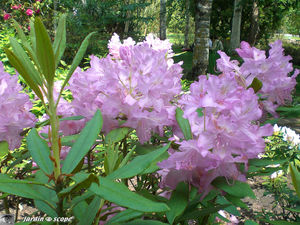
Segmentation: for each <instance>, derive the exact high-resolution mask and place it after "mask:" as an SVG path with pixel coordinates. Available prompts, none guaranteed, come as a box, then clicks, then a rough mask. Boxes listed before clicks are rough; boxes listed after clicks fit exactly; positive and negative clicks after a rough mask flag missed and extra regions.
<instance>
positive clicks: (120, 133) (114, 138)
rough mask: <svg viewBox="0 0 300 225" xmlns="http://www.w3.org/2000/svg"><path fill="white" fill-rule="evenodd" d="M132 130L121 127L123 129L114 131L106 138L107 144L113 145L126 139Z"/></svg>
mask: <svg viewBox="0 0 300 225" xmlns="http://www.w3.org/2000/svg"><path fill="white" fill-rule="evenodd" d="M130 130H131V129H130V128H129V127H121V128H117V129H114V130H112V131H110V132H109V133H108V134H107V135H106V136H105V142H106V143H107V144H112V143H115V142H118V141H121V140H122V139H124V138H125V136H126V135H127V134H128V132H129V131H130Z"/></svg>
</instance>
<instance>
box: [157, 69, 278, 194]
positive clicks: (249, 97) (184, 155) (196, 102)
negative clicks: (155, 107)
mask: <svg viewBox="0 0 300 225" xmlns="http://www.w3.org/2000/svg"><path fill="white" fill-rule="evenodd" d="M178 102H179V104H180V105H181V106H182V109H183V111H184V118H186V119H188V120H189V122H190V125H191V131H192V134H193V139H192V140H188V141H181V142H180V141H177V142H176V143H177V144H179V145H180V147H179V151H169V154H170V156H169V158H168V159H166V160H164V161H162V162H161V163H159V164H158V165H159V167H160V168H161V169H162V170H161V171H159V173H160V174H161V175H162V181H161V187H169V188H171V189H174V188H175V187H176V185H177V184H178V183H179V182H181V181H187V182H189V183H191V184H193V185H194V186H196V187H198V189H199V192H201V193H204V194H206V193H208V192H209V190H211V188H212V186H211V182H212V181H213V180H214V179H215V178H216V177H219V176H224V177H226V178H228V179H233V180H240V181H245V180H246V177H245V176H244V174H242V173H241V172H240V171H239V170H238V167H237V165H236V163H244V164H245V165H246V168H247V164H248V160H249V159H252V158H257V155H258V154H259V153H262V152H264V147H265V142H264V139H263V137H264V136H269V135H271V134H272V132H273V128H272V127H271V126H270V125H265V126H262V127H260V126H259V124H258V123H257V122H255V121H257V120H259V119H260V117H261V115H262V111H261V109H260V108H259V104H258V97H257V96H256V95H255V93H254V91H253V89H248V90H247V89H245V88H244V87H243V86H241V84H240V83H239V82H237V80H236V78H235V75H234V74H232V73H230V72H227V74H222V75H220V76H213V75H210V76H209V77H208V78H207V77H206V76H199V81H198V82H194V83H193V84H191V87H190V93H189V94H186V95H183V96H182V98H181V99H180V100H179V101H178ZM199 110H200V112H201V113H202V115H199Z"/></svg>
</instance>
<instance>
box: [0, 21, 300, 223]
mask: <svg viewBox="0 0 300 225" xmlns="http://www.w3.org/2000/svg"><path fill="white" fill-rule="evenodd" d="M34 28H35V29H34V32H35V33H34V35H35V38H34V39H31V41H29V42H28V40H27V39H24V37H23V36H22V31H21V30H20V29H19V28H17V29H18V31H19V33H21V36H20V37H21V39H22V42H23V46H25V47H26V50H24V49H23V47H22V46H21V45H20V44H19V43H18V42H17V41H16V40H15V39H14V38H11V45H12V50H9V49H5V51H6V54H7V56H8V58H9V60H10V63H11V64H12V65H13V66H14V67H15V68H16V70H17V71H18V72H19V73H20V75H21V76H22V77H23V78H24V80H25V81H26V83H27V85H28V86H29V87H30V88H31V89H32V91H33V92H34V93H35V94H36V96H37V97H38V98H40V100H41V101H42V104H43V106H44V108H45V110H46V115H44V116H43V119H44V121H42V122H39V123H36V122H37V118H35V117H34V115H33V114H32V113H30V108H31V106H32V103H31V102H30V101H29V97H28V96H27V95H26V93H25V92H24V91H23V92H22V90H21V89H22V88H21V86H20V85H19V84H18V83H17V77H16V76H10V75H8V74H7V73H5V72H4V71H3V68H2V67H1V68H0V69H1V71H0V99H1V101H0V109H1V111H0V141H1V142H2V143H4V142H7V143H8V145H9V149H10V150H14V149H15V148H18V147H19V146H20V145H21V140H22V137H21V135H25V134H26V132H24V131H23V130H24V128H28V129H27V130H26V131H27V132H28V134H27V136H26V142H25V144H26V145H25V146H26V147H25V148H27V149H28V151H29V152H30V155H31V157H32V163H33V164H34V166H35V169H37V170H36V171H34V173H33V174H30V173H29V176H32V177H34V182H32V181H31V180H28V179H26V178H25V179H24V180H22V181H20V180H16V179H12V178H11V177H12V176H13V174H10V175H11V176H8V175H4V174H1V176H0V190H1V191H2V192H6V193H10V194H14V195H18V196H21V197H25V198H30V199H34V201H35V204H36V207H37V208H39V209H40V210H41V211H42V212H43V213H45V214H47V215H49V216H52V217H55V216H68V215H69V216H71V215H74V216H75V217H74V220H73V223H74V224H78V223H79V224H98V223H100V224H103V223H106V222H107V221H109V223H124V222H128V221H131V220H134V224H143V220H149V221H148V222H151V224H164V223H163V222H168V223H170V224H173V223H175V224H178V223H184V222H185V221H188V220H190V219H193V220H197V221H198V222H199V223H202V224H208V221H214V219H215V218H216V217H217V216H218V211H219V210H221V209H225V210H226V208H227V207H228V206H230V205H234V206H239V207H242V206H241V205H242V204H241V201H240V200H239V199H240V198H243V197H246V196H250V197H255V196H254V194H253V192H252V191H251V189H250V187H249V185H248V184H247V183H246V180H247V170H248V167H249V165H251V162H252V161H253V160H254V161H255V160H257V158H258V155H259V154H261V153H263V152H264V148H265V143H264V137H265V136H269V135H272V133H273V128H272V126H271V125H269V124H266V125H263V126H262V125H261V124H260V120H261V117H262V115H263V113H265V112H266V111H268V112H270V113H272V114H273V115H275V116H276V112H275V110H276V108H277V107H278V106H280V105H283V104H285V103H286V102H288V101H290V100H291V92H292V90H293V88H294V87H295V85H296V81H295V78H296V76H297V74H298V73H299V72H298V71H295V72H294V74H293V75H292V76H291V75H290V73H291V72H292V71H293V67H292V64H291V63H290V62H289V61H290V59H291V58H290V57H288V56H284V53H283V49H282V46H281V42H280V41H277V42H275V43H273V44H271V45H270V46H271V49H270V51H269V56H268V57H266V54H265V52H264V51H261V50H258V49H256V48H254V47H251V46H249V45H248V44H247V43H246V42H242V43H241V48H240V49H237V52H238V54H239V55H240V57H241V58H242V59H243V63H242V64H239V63H238V62H237V61H231V60H230V58H229V57H228V56H227V55H226V54H225V53H224V52H219V54H220V56H221V58H220V59H219V60H218V62H217V66H218V69H219V70H220V72H221V74H220V75H218V76H216V75H210V74H208V75H200V76H199V78H198V81H196V82H194V83H193V84H191V86H190V91H189V92H186V93H185V92H182V87H181V76H182V68H181V63H174V61H173V59H172V56H173V55H174V53H173V51H172V48H171V47H172V46H171V44H170V43H169V41H168V40H165V41H161V40H159V39H158V38H156V37H155V36H153V35H152V34H150V35H148V36H147V37H146V39H145V41H143V42H139V43H136V42H135V41H134V40H133V39H131V38H128V39H126V40H124V41H123V42H121V41H120V39H119V37H118V35H117V34H114V35H113V37H112V38H111V40H110V41H109V44H108V48H109V54H108V55H107V56H106V57H104V58H101V59H100V58H98V57H96V56H91V57H90V58H91V61H90V68H88V69H87V70H82V69H81V68H79V67H77V66H78V65H79V62H80V61H81V58H82V57H83V54H84V52H85V50H86V48H87V45H88V40H89V38H90V36H91V35H92V34H90V35H89V36H88V37H87V38H86V39H85V40H84V41H83V43H82V45H81V47H80V49H79V51H78V53H77V55H76V56H75V58H74V61H73V64H72V65H71V67H70V70H69V72H68V75H67V77H66V79H65V80H63V81H56V80H55V70H56V67H57V65H58V64H59V61H60V58H61V56H62V55H63V52H64V48H65V42H66V40H65V35H66V33H65V32H66V31H65V17H64V16H63V17H62V18H61V19H60V22H59V25H58V30H57V34H56V37H55V40H54V43H51V41H50V38H49V36H48V34H47V32H46V29H45V28H44V26H43V24H42V22H41V21H40V19H39V18H37V19H36V20H35V22H34ZM72 74H73V75H72ZM16 87H17V88H16ZM65 91H67V92H70V93H71V95H72V100H71V101H70V100H66V99H64V98H63V97H62V96H63V94H62V93H63V92H65ZM34 127H35V128H34ZM251 160H252V161H251ZM2 181H3V182H2ZM120 181H121V182H120ZM237 190H238V191H237ZM36 193H37V194H36ZM49 196H52V197H51V198H49ZM224 196H225V197H224ZM225 198H226V199H225ZM224 201H225V202H224ZM178 204H180V207H179V206H178ZM80 211H84V212H86V215H83V214H82V213H80ZM161 212H164V213H161ZM87 215H88V217H89V219H88V221H87V220H86V216H87ZM137 218H140V219H137ZM219 218H221V219H222V216H219ZM155 220H160V221H161V222H160V223H157V221H155ZM131 222H132V221H131Z"/></svg>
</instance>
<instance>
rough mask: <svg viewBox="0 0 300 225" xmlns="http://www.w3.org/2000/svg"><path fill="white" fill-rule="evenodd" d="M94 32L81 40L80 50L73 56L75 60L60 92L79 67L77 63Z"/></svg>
mask: <svg viewBox="0 0 300 225" xmlns="http://www.w3.org/2000/svg"><path fill="white" fill-rule="evenodd" d="M95 33H96V32H92V33H90V34H89V35H88V36H86V38H85V39H84V40H83V42H82V43H81V45H80V48H79V50H78V52H77V54H76V56H75V58H74V59H73V62H72V65H71V67H70V70H69V72H68V74H67V77H66V79H65V81H64V83H63V85H62V86H61V92H62V90H63V89H64V88H65V86H66V85H67V83H68V82H69V80H70V78H71V76H72V74H73V72H74V71H75V69H76V68H77V66H78V65H79V63H80V62H81V60H82V58H83V56H84V54H85V52H86V49H87V47H88V45H89V41H90V38H91V36H92V35H93V34H95Z"/></svg>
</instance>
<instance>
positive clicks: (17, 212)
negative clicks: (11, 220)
mask: <svg viewBox="0 0 300 225" xmlns="http://www.w3.org/2000/svg"><path fill="white" fill-rule="evenodd" d="M19 202H20V198H18V197H17V208H16V215H15V223H16V222H17V220H18V214H19Z"/></svg>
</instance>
